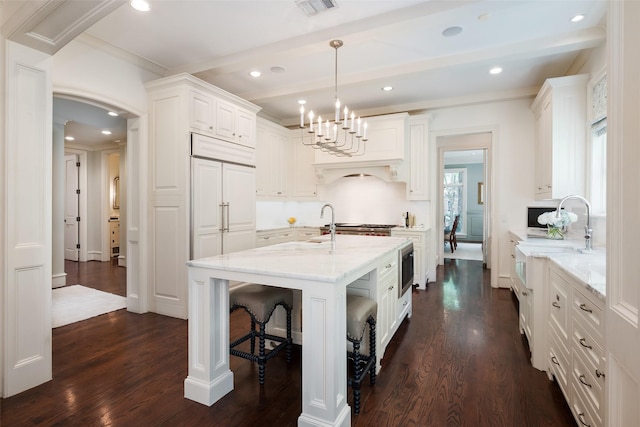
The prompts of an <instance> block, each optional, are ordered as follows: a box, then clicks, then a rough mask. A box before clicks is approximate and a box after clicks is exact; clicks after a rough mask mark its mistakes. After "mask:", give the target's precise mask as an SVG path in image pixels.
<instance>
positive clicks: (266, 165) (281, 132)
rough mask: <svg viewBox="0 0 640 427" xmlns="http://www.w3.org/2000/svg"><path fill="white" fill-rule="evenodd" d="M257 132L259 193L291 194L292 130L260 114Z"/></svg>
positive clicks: (272, 195) (276, 196) (271, 196)
mask: <svg viewBox="0 0 640 427" xmlns="http://www.w3.org/2000/svg"><path fill="white" fill-rule="evenodd" d="M256 132H257V143H256V195H257V196H258V197H260V198H268V199H281V198H285V197H288V196H289V182H290V178H289V173H290V172H289V171H290V169H291V161H292V160H291V149H290V147H289V130H288V129H286V128H284V127H282V126H278V125H276V124H275V123H272V122H270V121H268V120H264V119H261V118H259V119H258V122H257V127H256Z"/></svg>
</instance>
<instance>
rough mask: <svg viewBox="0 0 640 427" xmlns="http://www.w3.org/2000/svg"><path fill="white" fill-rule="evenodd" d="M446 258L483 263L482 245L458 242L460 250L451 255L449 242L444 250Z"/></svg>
mask: <svg viewBox="0 0 640 427" xmlns="http://www.w3.org/2000/svg"><path fill="white" fill-rule="evenodd" d="M444 258H445V259H447V258H451V259H468V260H473V261H482V244H481V243H466V242H458V249H456V250H455V252H454V253H451V248H450V247H449V242H447V246H446V248H445V250H444Z"/></svg>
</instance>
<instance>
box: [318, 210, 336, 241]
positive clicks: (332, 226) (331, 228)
mask: <svg viewBox="0 0 640 427" xmlns="http://www.w3.org/2000/svg"><path fill="white" fill-rule="evenodd" d="M326 207H328V208H330V209H331V224H329V233H331V244H332V245H335V243H336V214H335V211H334V210H333V206H331V205H330V204H329V203H327V204H325V205H324V206H323V207H322V210H321V211H320V218H322V217H323V216H324V208H326Z"/></svg>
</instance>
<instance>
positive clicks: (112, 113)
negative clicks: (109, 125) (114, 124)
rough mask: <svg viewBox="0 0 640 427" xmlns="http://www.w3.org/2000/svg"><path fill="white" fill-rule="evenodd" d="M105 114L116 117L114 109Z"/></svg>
mask: <svg viewBox="0 0 640 427" xmlns="http://www.w3.org/2000/svg"><path fill="white" fill-rule="evenodd" d="M107 114H108V115H110V116H111V117H118V113H116V112H115V111H109V112H108V113H107Z"/></svg>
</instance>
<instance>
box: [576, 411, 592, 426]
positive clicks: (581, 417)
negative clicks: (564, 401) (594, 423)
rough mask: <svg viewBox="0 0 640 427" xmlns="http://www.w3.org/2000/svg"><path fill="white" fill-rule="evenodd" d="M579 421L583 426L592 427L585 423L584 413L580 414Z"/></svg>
mask: <svg viewBox="0 0 640 427" xmlns="http://www.w3.org/2000/svg"><path fill="white" fill-rule="evenodd" d="M578 419H579V420H580V424H582V425H583V426H586V427H591V424H587V423H585V422H584V421H583V420H584V414H583V413H582V412H581V413H579V414H578Z"/></svg>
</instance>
